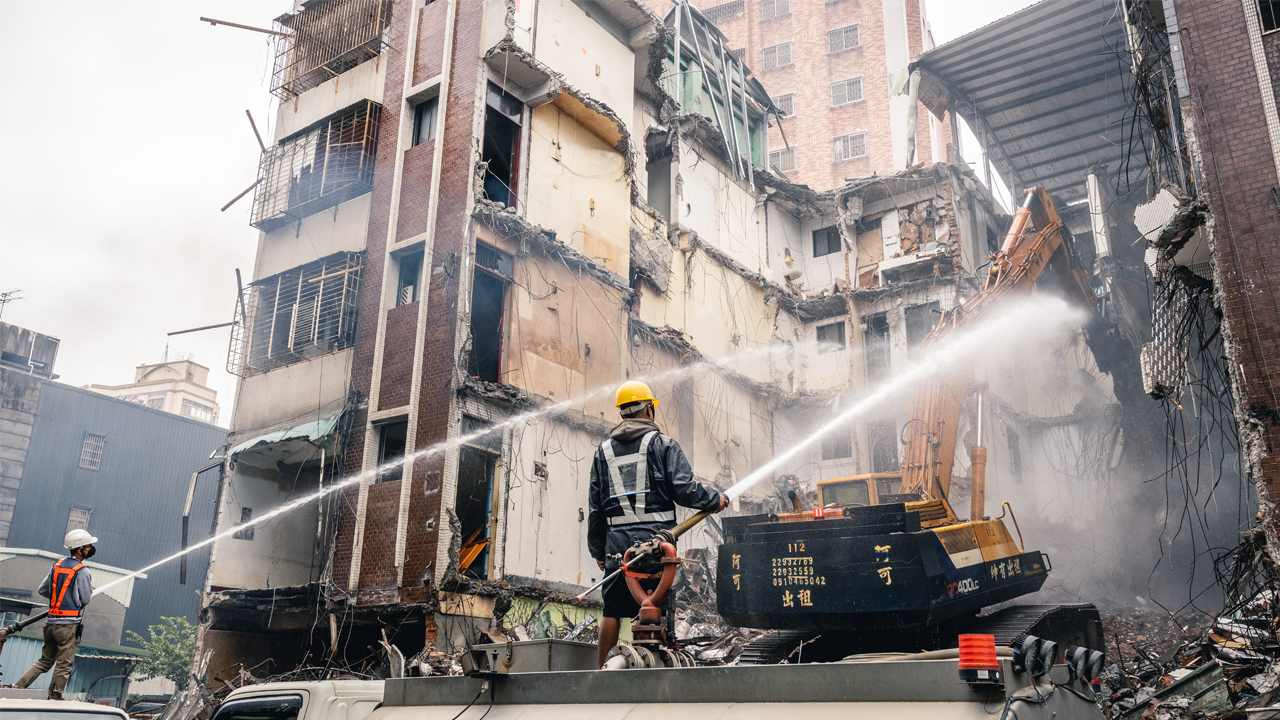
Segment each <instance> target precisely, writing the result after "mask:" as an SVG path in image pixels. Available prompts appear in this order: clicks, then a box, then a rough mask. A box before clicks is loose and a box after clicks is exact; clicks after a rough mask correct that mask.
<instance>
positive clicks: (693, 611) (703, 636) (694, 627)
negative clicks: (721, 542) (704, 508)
mask: <svg viewBox="0 0 1280 720" xmlns="http://www.w3.org/2000/svg"><path fill="white" fill-rule="evenodd" d="M715 565H716V549H715V548H710V549H698V548H691V549H689V550H685V551H684V553H683V556H682V557H681V563H680V573H679V574H678V575H677V576H676V582H675V585H674V586H673V588H672V591H673V593H674V594H675V610H674V612H673V614H674V616H675V631H676V637H678V638H681V640H682V642H683V643H684V644H685V645H684V647H685V650H687V651H688V652H689V653H691V654H692V655H693V657H694V659H695V660H697V661H698V664H699V665H735V664H737V662H738V658H739V657H740V656H741V655H742V649H743V648H744V647H745V646H747V645H748V644H750V643H751V642H753V641H755V640H757V639H759V638H760V637H762V636H763V635H764V634H765V633H764V631H761V630H747V629H743V628H736V627H733V626H731V625H729V624H728V623H726V622H725V621H724V618H722V617H720V613H719V612H718V611H717V610H716V574H715Z"/></svg>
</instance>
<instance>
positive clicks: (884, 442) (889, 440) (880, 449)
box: [867, 420, 902, 486]
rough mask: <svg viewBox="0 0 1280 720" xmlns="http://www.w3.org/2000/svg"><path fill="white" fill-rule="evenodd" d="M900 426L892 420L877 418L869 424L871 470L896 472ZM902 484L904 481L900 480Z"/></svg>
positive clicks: (875, 471)
mask: <svg viewBox="0 0 1280 720" xmlns="http://www.w3.org/2000/svg"><path fill="white" fill-rule="evenodd" d="M897 430H898V427H897V424H896V423H894V422H893V421H892V420H877V421H875V422H873V423H871V424H870V425H869V426H867V440H868V441H869V442H868V445H870V446H871V472H873V473H882V472H894V471H895V470H900V469H901V467H900V465H899V464H898V432H897ZM898 484H899V486H901V484H902V481H901V480H899V481H898Z"/></svg>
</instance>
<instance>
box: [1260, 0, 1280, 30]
mask: <svg viewBox="0 0 1280 720" xmlns="http://www.w3.org/2000/svg"><path fill="white" fill-rule="evenodd" d="M1267 15H1270V16H1271V27H1270V28H1268V27H1267V19H1266V18H1267ZM1258 26H1259V27H1260V28H1262V34H1263V35H1269V34H1271V33H1273V32H1277V31H1280V0H1258Z"/></svg>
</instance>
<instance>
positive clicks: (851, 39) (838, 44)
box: [827, 25, 862, 55]
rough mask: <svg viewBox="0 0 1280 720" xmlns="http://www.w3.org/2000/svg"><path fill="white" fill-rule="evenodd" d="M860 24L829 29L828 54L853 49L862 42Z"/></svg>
mask: <svg viewBox="0 0 1280 720" xmlns="http://www.w3.org/2000/svg"><path fill="white" fill-rule="evenodd" d="M860 28H861V26H860V25H847V26H845V27H842V28H836V29H835V30H829V31H827V54H828V55H830V54H832V53H838V52H843V51H845V50H852V49H854V48H856V47H858V46H859V45H861V44H862V32H861V30H860Z"/></svg>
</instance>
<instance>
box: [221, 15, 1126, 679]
mask: <svg viewBox="0 0 1280 720" xmlns="http://www.w3.org/2000/svg"><path fill="white" fill-rule="evenodd" d="M340 26H341V27H344V28H346V30H345V31H343V32H338V28H339V27H340ZM351 28H357V29H358V32H354V31H351ZM275 32H277V33H279V37H280V38H281V39H280V40H279V41H278V45H277V59H276V73H275V76H274V79H273V83H272V85H273V87H272V89H273V92H274V93H275V94H276V95H277V96H278V97H279V98H280V103H279V105H278V107H277V115H276V120H275V123H274V133H273V142H272V144H271V145H269V146H267V148H266V150H265V151H264V153H263V158H262V163H261V168H260V173H259V183H258V186H257V188H256V192H255V202H254V208H253V211H252V223H253V224H254V226H255V227H257V228H258V229H259V230H261V231H262V233H261V235H260V240H259V251H258V257H257V264H256V267H255V269H254V271H253V273H252V275H251V277H250V278H249V280H248V282H246V283H245V284H244V286H243V287H242V289H241V294H240V300H239V302H238V305H237V308H236V310H235V317H234V320H235V323H236V325H235V328H234V332H233V335H232V347H231V354H230V356H231V360H230V368H229V369H230V370H231V371H232V372H234V373H236V374H237V375H239V376H240V378H241V380H240V382H239V388H238V392H237V399H236V406H235V409H234V412H233V421H232V432H233V434H232V438H231V439H230V440H229V452H228V453H227V461H226V463H225V464H224V466H223V475H222V478H221V481H220V482H221V484H220V488H219V494H218V497H219V500H218V508H217V513H218V518H217V520H216V521H215V524H216V529H218V530H222V531H226V530H228V529H230V528H232V527H234V526H236V525H238V524H240V523H248V522H252V520H253V518H254V516H255V514H257V515H261V514H262V513H263V512H264V511H266V510H269V509H271V508H274V507H278V506H280V505H282V504H284V503H286V502H289V501H290V500H293V499H296V498H299V497H304V496H306V495H308V494H309V493H312V492H315V491H318V490H323V489H325V488H326V487H330V486H332V485H333V484H334V483H336V482H338V481H339V480H340V479H341V480H342V481H344V482H345V481H347V480H352V479H355V480H356V481H357V483H356V484H355V485H354V486H352V487H348V488H346V489H344V490H342V491H340V492H337V493H334V494H332V495H329V496H327V497H324V498H321V499H320V500H319V501H317V502H315V503H312V504H309V505H307V506H305V507H303V508H300V509H299V510H297V511H295V512H293V513H290V514H289V515H287V516H282V517H279V518H274V519H272V520H270V521H269V522H267V523H263V524H261V525H254V526H252V527H249V528H246V529H242V530H240V531H237V532H236V535H235V536H234V537H230V538H226V539H222V540H219V541H218V542H217V543H216V545H215V548H214V551H213V553H212V558H211V565H210V570H209V573H208V577H207V580H206V590H207V592H206V594H205V596H204V609H203V614H202V623H201V629H200V633H201V635H200V637H201V643H202V646H203V647H205V648H207V649H213V650H215V659H214V661H213V663H212V665H211V670H210V677H211V678H212V679H213V680H215V681H216V680H227V679H230V678H232V677H237V676H239V674H240V673H241V672H242V671H245V672H250V673H253V674H256V675H258V676H263V675H275V674H278V673H280V672H282V671H285V670H288V669H291V668H293V667H298V666H301V665H304V664H305V665H325V666H326V667H328V666H341V667H348V668H355V667H357V666H364V667H365V670H364V671H368V670H370V669H371V668H372V666H373V665H376V664H377V663H378V662H379V661H378V660H377V658H381V657H382V655H381V653H382V650H381V649H379V638H383V637H384V633H385V638H384V639H387V640H388V641H389V642H391V643H393V644H395V645H396V646H397V647H398V648H400V650H401V651H402V652H403V654H404V655H406V656H413V655H414V654H415V653H419V652H420V651H422V650H424V649H428V648H431V647H435V648H437V649H439V650H442V651H449V650H452V649H454V648H455V647H456V646H460V645H465V644H468V643H470V642H472V641H473V640H474V638H475V637H477V633H478V632H482V631H486V630H487V631H489V632H501V630H500V628H501V627H502V626H503V623H504V622H505V623H506V624H507V625H510V624H513V623H514V622H516V621H519V622H523V621H524V620H526V619H528V618H530V617H532V616H533V615H535V614H538V613H541V612H547V613H549V617H550V620H551V623H552V624H554V625H556V626H559V627H571V626H573V625H577V624H579V623H580V622H582V621H583V620H585V619H586V615H587V614H588V613H591V612H598V611H595V610H593V607H594V605H593V602H592V601H590V600H589V601H588V602H587V603H585V604H577V603H573V602H571V601H570V598H571V597H572V596H573V595H574V594H576V593H578V592H581V591H582V590H583V589H585V588H586V587H588V586H590V585H591V584H593V583H594V582H595V581H596V580H598V579H599V575H600V572H599V571H598V570H597V568H596V564H595V562H594V561H593V560H592V559H591V558H590V557H589V556H588V554H587V549H586V542H585V534H586V506H587V499H586V494H587V487H588V477H589V466H590V458H591V456H592V453H593V451H594V448H595V447H596V446H597V445H598V444H599V442H600V441H601V440H602V439H603V438H605V437H606V436H607V432H608V430H609V428H610V427H611V426H612V425H613V423H614V419H615V418H616V411H615V410H614V408H613V405H612V401H611V400H612V390H613V389H614V387H616V385H617V384H618V383H620V382H621V381H623V380H626V379H628V378H646V379H648V380H649V381H650V382H651V384H652V385H653V387H654V390H655V392H656V393H657V394H658V396H659V397H660V398H661V399H662V405H661V409H660V417H659V421H660V423H661V424H662V426H663V429H664V432H666V433H667V434H669V435H671V436H672V437H674V438H675V439H677V440H678V441H679V442H680V443H681V445H682V447H683V448H684V450H685V452H686V453H687V455H688V457H689V459H690V461H691V463H692V465H693V469H694V472H695V474H696V475H697V476H698V477H699V479H700V480H702V481H703V482H705V483H707V484H710V485H712V486H715V487H719V488H722V489H723V488H727V487H729V486H730V485H732V484H734V482H735V481H736V480H737V479H738V478H741V477H744V476H745V475H747V474H749V473H750V472H751V471H752V470H754V469H755V468H757V467H759V466H760V465H762V464H763V463H764V462H765V461H767V460H768V459H769V458H771V457H772V456H773V455H774V454H775V450H778V449H781V448H785V447H788V446H790V445H791V444H793V443H794V442H795V441H796V440H797V439H798V438H800V437H802V436H803V435H804V434H806V433H807V432H808V431H809V430H810V429H811V427H812V425H813V423H814V421H815V420H816V419H817V418H819V417H822V416H824V415H825V414H830V413H831V412H832V410H833V409H834V408H838V407H841V406H842V403H847V402H849V400H850V399H851V398H853V397H854V396H856V395H857V394H858V393H859V392H860V391H862V390H864V389H866V388H868V387H870V386H873V385H875V384H876V383H877V382H879V381H880V380H882V379H884V378H887V377H888V376H889V375H890V374H891V373H892V372H893V371H894V369H895V368H900V367H902V366H904V365H906V364H908V363H909V362H910V361H911V360H912V358H913V357H914V356H915V354H916V353H917V351H918V349H919V347H920V345H921V342H922V341H923V339H924V337H925V336H926V335H927V334H928V333H929V331H930V330H931V329H932V328H933V326H934V325H935V324H936V323H937V318H938V316H939V313H941V312H945V311H948V310H951V309H952V308H954V307H955V306H956V305H957V304H958V303H959V302H960V301H961V300H962V299H963V298H964V297H967V296H968V295H970V294H971V293H972V292H973V291H974V290H975V289H976V287H977V286H978V284H979V283H980V280H979V278H980V277H981V276H982V272H983V265H984V264H985V263H986V261H987V257H988V256H989V255H990V253H991V252H993V251H994V250H996V249H998V247H999V244H1000V242H1001V240H1002V238H1003V236H1004V233H1005V230H1006V228H1007V218H1006V217H1005V216H1004V215H1003V213H1002V211H1001V210H1000V209H999V206H998V204H997V203H996V202H995V200H994V199H993V198H992V196H991V194H990V192H988V191H987V190H986V188H985V186H984V185H983V183H982V182H981V181H980V179H979V178H978V177H977V176H976V175H975V174H974V173H973V171H972V170H970V169H969V168H968V167H967V166H965V165H959V164H949V163H935V164H934V165H932V166H929V167H923V168H916V169H912V170H904V171H901V172H898V173H894V174H890V175H883V176H875V177H867V178H862V179H858V180H856V181H852V182H850V183H848V184H846V185H844V186H842V187H840V188H838V189H836V190H833V191H827V192H815V191H813V190H811V189H809V188H807V187H804V186H798V185H794V184H792V183H790V182H788V181H787V180H786V179H785V177H783V176H782V175H780V174H778V173H776V172H773V171H771V170H767V169H765V166H766V165H767V164H768V158H769V155H770V152H771V149H770V144H769V139H768V138H769V133H768V127H769V124H770V123H771V122H774V121H775V119H776V116H777V113H778V108H777V107H776V106H775V104H774V102H773V101H772V100H771V99H770V96H769V94H768V92H766V91H765V89H764V88H763V87H762V86H761V85H760V83H759V82H758V81H757V80H756V79H755V77H754V76H753V75H752V73H751V70H750V69H749V68H748V67H747V65H746V64H745V63H744V62H743V61H742V59H740V58H738V57H736V56H735V55H734V54H733V53H731V52H728V51H727V49H726V47H725V45H724V38H723V36H722V35H721V34H719V31H718V30H716V28H715V27H714V26H713V25H712V24H710V23H709V22H707V21H706V19H705V18H704V17H703V16H701V15H700V14H699V13H698V12H697V11H696V10H695V9H693V8H692V7H691V6H690V5H688V4H687V3H681V4H679V5H678V6H677V8H676V9H675V10H673V11H672V12H671V13H670V14H668V15H667V16H666V17H658V16H657V15H655V14H654V13H653V12H652V11H650V10H649V9H648V8H647V7H646V6H645V5H644V4H643V3H641V2H638V1H632V0H625V1H623V0H618V1H614V2H592V1H590V0H581V1H579V2H558V1H555V0H541V1H539V2H525V3H509V2H503V1H501V0H486V1H485V2H482V3H477V4H467V3H461V2H457V1H456V0H444V1H436V2H428V3H426V4H425V5H424V4H420V3H418V2H416V1H409V0H326V1H325V2H315V3H304V4H301V5H299V6H298V7H297V8H295V10H294V11H293V12H291V13H288V14H286V15H283V16H281V17H280V18H279V19H278V21H277V26H276V29H275ZM677 68H679V71H676V69H677ZM941 116H942V115H939V117H941ZM935 120H936V118H935ZM1077 184H1078V186H1079V188H1084V187H1086V180H1085V179H1084V178H1079V179H1078V182H1077ZM1080 192H1084V190H1083V189H1081V190H1080ZM1048 292H1052V290H1048ZM357 318H358V320H359V321H358V322H357ZM1108 327H1110V326H1108ZM1113 335H1114V333H1113ZM1086 340H1090V342H1088V343H1086ZM1098 347H1101V346H1100V345H1098V344H1097V343H1094V342H1092V338H1087V337H1086V333H1084V332H1081V333H1079V334H1078V335H1077V337H1075V338H1074V339H1072V340H1070V341H1069V342H1068V343H1067V346H1066V347H1062V348H1058V349H1057V352H1056V354H1055V358H1056V359H1055V360H1054V362H1053V363H1051V367H1048V368H1034V369H1028V368H1025V367H1019V366H1018V364H1017V363H1016V362H1015V361H1012V360H1010V361H1008V362H1005V363H1004V364H1003V365H997V366H994V367H993V368H992V369H991V370H990V371H989V375H990V377H991V378H996V377H999V378H1001V380H1000V382H998V383H995V382H992V383H991V384H992V385H993V388H992V392H991V395H990V397H991V398H992V400H993V402H991V403H990V404H989V405H988V407H989V408H991V407H993V408H995V409H994V410H989V411H988V412H991V413H993V415H992V418H994V419H997V420H999V423H998V424H999V427H1000V432H999V433H997V437H996V439H995V440H994V441H993V442H991V444H990V447H991V448H992V457H993V460H992V462H991V463H990V465H989V466H988V471H987V473H988V475H987V477H988V492H989V493H992V494H993V495H995V496H999V494H1000V493H1001V492H1009V493H1012V492H1015V491H1016V489H1017V488H1018V487H1019V486H1024V485H1025V486H1027V487H1030V486H1032V485H1034V484H1036V483H1035V480H1034V479H1036V478H1045V477H1054V476H1056V475H1059V474H1062V473H1064V472H1066V473H1072V472H1074V473H1077V474H1079V473H1082V472H1084V471H1082V470H1080V469H1079V468H1067V469H1065V470H1064V469H1063V468H1060V467H1056V466H1055V465H1054V462H1053V460H1052V459H1045V458H1046V457H1047V456H1046V453H1045V452H1043V451H1042V449H1041V447H1040V446H1041V444H1042V443H1045V442H1051V441H1054V438H1053V437H1052V434H1051V433H1049V434H1045V433H1036V432H1035V426H1034V423H1032V424H1031V426H1030V427H1029V426H1028V423H1027V418H1033V419H1043V418H1046V417H1049V418H1053V417H1058V418H1059V419H1058V420H1057V421H1056V423H1054V424H1052V425H1051V427H1052V428H1053V432H1060V433H1068V434H1072V433H1074V434H1076V435H1079V436H1084V435H1089V437H1094V435H1097V437H1099V438H1102V439H1101V440H1098V441H1096V442H1091V444H1090V450H1089V457H1090V460H1089V462H1092V463H1094V465H1098V464H1102V465H1100V466H1102V467H1104V469H1105V463H1107V462H1109V460H1108V458H1112V457H1117V456H1118V453H1121V452H1122V444H1121V446H1120V447H1121V449H1119V450H1118V449H1117V442H1118V441H1117V439H1116V438H1117V436H1118V433H1117V432H1116V428H1117V427H1118V420H1117V419H1116V418H1117V413H1115V412H1112V411H1111V410H1108V408H1113V407H1115V406H1116V405H1117V404H1118V403H1119V402H1120V400H1119V399H1118V398H1119V396H1120V395H1122V393H1121V392H1120V391H1119V390H1118V389H1117V388H1116V387H1113V385H1115V384H1118V383H1119V382H1120V381H1119V380H1116V381H1115V383H1113V381H1112V377H1111V376H1110V375H1108V374H1107V372H1108V368H1105V367H1102V366H1103V363H1102V362H1101V361H1100V360H1098V361H1095V360H1094V356H1095V355H1097V354H1098V353H1099V352H1100V351H1099V350H1098V349H1097V348H1098ZM1008 378H1012V381H1009V380H1008ZM997 385H998V387H994V386H997ZM1064 408H1066V410H1065V411H1064ZM1077 408H1086V409H1088V411H1089V412H1088V413H1084V412H1083V411H1082V412H1081V413H1078V414H1077V413H1075V409H1077ZM548 409H549V410H548ZM541 410H548V411H546V412H540V411H541ZM535 411H539V412H535ZM978 412H979V411H978V409H977V407H976V406H975V407H973V408H971V409H969V410H968V411H967V412H966V416H965V420H964V422H965V423H966V424H965V426H964V428H963V429H962V430H961V432H962V433H963V432H966V431H969V430H971V429H972V428H973V427H976V425H977V423H978V417H977V413H978ZM1063 416H1067V419H1065V420H1064V419H1061V418H1062V417H1063ZM513 419H514V421H513ZM910 421H911V418H909V417H907V416H906V413H905V411H904V410H902V409H885V410H883V411H879V412H878V413H877V414H875V415H874V416H872V417H868V418H865V419H864V420H862V421H860V422H858V423H856V425H855V426H854V427H851V428H849V429H848V431H847V432H845V433H838V434H833V435H832V436H831V437H830V438H829V439H827V440H826V441H824V442H823V443H821V444H820V447H819V446H815V447H814V448H813V449H812V451H811V452H809V453H808V455H807V456H806V457H805V458H804V460H803V461H802V462H799V463H797V464H796V467H795V468H792V469H790V470H789V471H788V474H785V475H782V474H779V475H778V476H776V477H775V478H774V482H773V483H772V484H765V485H762V486H760V487H759V488H758V489H757V490H756V491H755V492H753V493H751V494H748V495H746V496H745V497H743V498H741V499H740V500H739V501H737V503H736V505H735V507H734V509H733V511H734V512H742V513H746V512H761V511H772V510H773V509H776V508H781V507H784V506H785V507H789V506H790V502H789V501H788V500H787V499H786V497H787V492H788V491H789V490H800V491H802V494H803V492H808V491H811V490H812V488H813V487H814V483H815V482H816V481H817V480H818V479H821V478H827V477H836V476H841V475H850V474H860V473H873V472H892V471H894V470H897V469H899V468H900V467H901V463H902V437H903V429H904V426H906V425H907V424H909V423H910ZM1021 434H1025V436H1023V435H1021ZM1073 436H1074V435H1073ZM1046 438H1047V439H1046ZM1116 462H1117V463H1118V462H1119V461H1118V460H1117V461H1116ZM1092 469H1094V466H1093V465H1090V466H1089V467H1088V470H1090V471H1091V470H1092ZM966 472H967V469H966V468H964V467H959V468H957V477H958V478H961V480H959V481H957V483H956V487H957V488H963V486H964V482H963V481H962V480H963V475H964V474H965V473H966ZM867 492H868V494H871V493H875V494H883V493H892V492H896V488H895V487H893V486H892V482H891V481H887V484H886V485H885V486H884V487H876V488H870V487H868V488H867ZM784 503H785V505H784ZM955 504H956V505H957V507H963V506H964V505H963V503H960V502H957V503H955ZM717 540H718V537H717V531H716V526H715V524H714V523H708V524H706V525H705V526H703V527H701V528H700V529H699V530H698V531H697V532H696V533H692V534H691V535H690V536H686V540H685V543H686V545H691V546H692V547H699V546H714V545H715V544H716V543H717ZM544 631H548V630H547V629H546V628H545V627H544ZM362 672H363V671H362Z"/></svg>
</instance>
